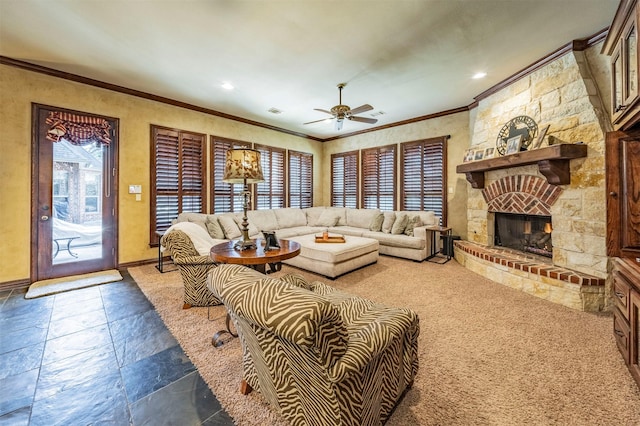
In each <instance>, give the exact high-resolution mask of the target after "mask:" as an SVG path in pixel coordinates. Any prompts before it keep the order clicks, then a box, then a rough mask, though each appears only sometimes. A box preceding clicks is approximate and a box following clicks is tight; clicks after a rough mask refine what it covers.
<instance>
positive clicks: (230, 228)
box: [218, 213, 242, 240]
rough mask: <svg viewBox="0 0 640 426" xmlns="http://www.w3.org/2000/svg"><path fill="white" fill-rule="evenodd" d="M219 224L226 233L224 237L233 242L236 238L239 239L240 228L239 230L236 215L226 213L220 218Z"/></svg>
mask: <svg viewBox="0 0 640 426" xmlns="http://www.w3.org/2000/svg"><path fill="white" fill-rule="evenodd" d="M218 223H219V224H220V227H221V228H222V230H223V231H224V236H225V237H226V238H227V239H229V240H233V239H234V238H238V237H239V236H240V235H242V234H241V233H240V228H238V224H237V223H236V215H235V214H233V213H225V214H221V215H220V216H218Z"/></svg>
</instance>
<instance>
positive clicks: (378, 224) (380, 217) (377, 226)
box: [369, 213, 384, 232]
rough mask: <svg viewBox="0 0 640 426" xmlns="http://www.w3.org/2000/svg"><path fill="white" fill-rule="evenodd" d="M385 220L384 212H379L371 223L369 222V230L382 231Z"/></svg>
mask: <svg viewBox="0 0 640 426" xmlns="http://www.w3.org/2000/svg"><path fill="white" fill-rule="evenodd" d="M383 222H384V213H378V214H377V215H376V216H375V217H374V218H373V220H372V221H371V224H369V231H374V232H380V231H381V230H382V223H383Z"/></svg>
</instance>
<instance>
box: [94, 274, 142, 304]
mask: <svg viewBox="0 0 640 426" xmlns="http://www.w3.org/2000/svg"><path fill="white" fill-rule="evenodd" d="M121 273H122V277H123V280H122V281H117V282H113V283H109V284H104V285H101V286H100V293H101V294H102V297H103V298H104V299H105V300H107V299H115V298H123V297H124V298H126V297H127V296H129V295H132V294H137V293H142V291H141V290H140V288H139V287H138V284H136V282H135V281H133V279H132V278H131V276H130V275H129V274H128V273H126V272H121Z"/></svg>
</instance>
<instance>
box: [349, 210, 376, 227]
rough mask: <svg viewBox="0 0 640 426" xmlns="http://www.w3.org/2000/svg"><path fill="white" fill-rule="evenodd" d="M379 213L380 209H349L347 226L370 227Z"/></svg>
mask: <svg viewBox="0 0 640 426" xmlns="http://www.w3.org/2000/svg"><path fill="white" fill-rule="evenodd" d="M379 213H380V210H378V209H347V226H354V227H356V228H363V229H369V225H371V222H373V220H374V219H375V218H376V216H377V215H378V214H379Z"/></svg>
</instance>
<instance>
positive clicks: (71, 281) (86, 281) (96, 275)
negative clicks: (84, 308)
mask: <svg viewBox="0 0 640 426" xmlns="http://www.w3.org/2000/svg"><path fill="white" fill-rule="evenodd" d="M121 280H122V275H120V272H118V271H116V270H115V269H112V270H108V271H99V272H92V273H90V274H82V275H73V276H70V277H62V278H53V279H50V280H43V281H36V282H34V283H33V284H31V285H30V286H29V290H27V294H25V296H24V298H25V299H35V298H36V297H42V296H50V295H52V294H56V293H62V292H65V291H70V290H77V289H79V288H85V287H91V286H94V285H98V284H106V283H110V282H114V281H121Z"/></svg>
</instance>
